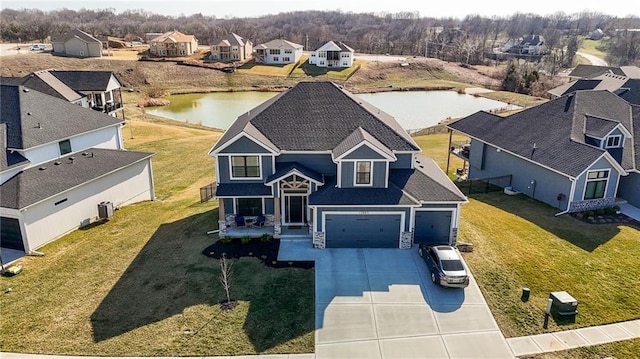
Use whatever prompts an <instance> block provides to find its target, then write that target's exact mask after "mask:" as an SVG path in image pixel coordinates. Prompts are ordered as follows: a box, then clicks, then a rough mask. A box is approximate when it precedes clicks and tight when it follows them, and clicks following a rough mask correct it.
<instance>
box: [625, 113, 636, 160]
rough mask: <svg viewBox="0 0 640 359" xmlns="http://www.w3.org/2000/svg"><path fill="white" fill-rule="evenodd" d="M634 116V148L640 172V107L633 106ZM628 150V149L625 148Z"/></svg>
mask: <svg viewBox="0 0 640 359" xmlns="http://www.w3.org/2000/svg"><path fill="white" fill-rule="evenodd" d="M631 109H632V116H633V132H632V134H633V138H634V141H633V147H634V152H635V154H636V158H635V165H636V167H635V168H636V170H638V171H640V106H633V105H632V106H631ZM625 150H626V148H625Z"/></svg>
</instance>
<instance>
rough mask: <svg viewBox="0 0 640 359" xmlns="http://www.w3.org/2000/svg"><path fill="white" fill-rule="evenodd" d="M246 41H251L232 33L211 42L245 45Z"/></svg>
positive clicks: (215, 43) (213, 43) (214, 43)
mask: <svg viewBox="0 0 640 359" xmlns="http://www.w3.org/2000/svg"><path fill="white" fill-rule="evenodd" d="M247 43H251V41H249V40H247V39H245V38H244V37H242V36H240V35H237V34H234V33H231V34H226V35H224V36H222V37H219V38H217V39H215V40H213V41H212V42H211V44H212V45H226V46H245V44H247Z"/></svg>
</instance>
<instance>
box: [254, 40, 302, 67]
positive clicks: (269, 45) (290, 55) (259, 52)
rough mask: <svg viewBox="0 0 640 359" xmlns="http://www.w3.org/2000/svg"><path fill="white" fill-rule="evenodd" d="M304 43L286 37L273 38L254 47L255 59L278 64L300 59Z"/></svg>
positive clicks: (260, 61)
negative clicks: (285, 38) (300, 43)
mask: <svg viewBox="0 0 640 359" xmlns="http://www.w3.org/2000/svg"><path fill="white" fill-rule="evenodd" d="M302 48H303V47H302V45H299V44H296V43H293V42H291V41H287V40H284V39H276V40H271V41H269V42H265V43H264V44H260V45H258V46H256V47H254V48H253V49H254V52H255V56H254V59H255V61H256V62H258V63H263V64H270V65H278V64H291V63H295V62H297V61H298V60H300V57H301V56H302Z"/></svg>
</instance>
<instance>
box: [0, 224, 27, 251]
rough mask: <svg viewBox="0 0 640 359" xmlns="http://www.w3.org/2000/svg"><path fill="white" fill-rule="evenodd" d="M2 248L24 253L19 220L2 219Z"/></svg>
mask: <svg viewBox="0 0 640 359" xmlns="http://www.w3.org/2000/svg"><path fill="white" fill-rule="evenodd" d="M0 247H2V248H10V249H17V250H20V251H24V243H23V242H22V232H20V222H19V221H18V220H17V219H15V218H8V217H0Z"/></svg>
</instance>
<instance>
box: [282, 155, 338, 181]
mask: <svg viewBox="0 0 640 359" xmlns="http://www.w3.org/2000/svg"><path fill="white" fill-rule="evenodd" d="M283 162H298V163H300V164H302V165H304V166H307V167H309V168H310V169H312V170H314V171H316V172H318V173H322V174H324V175H327V176H335V175H336V171H337V167H336V164H335V163H333V161H332V160H331V154H328V153H327V154H308V155H305V154H281V155H280V156H278V157H276V163H283Z"/></svg>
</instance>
